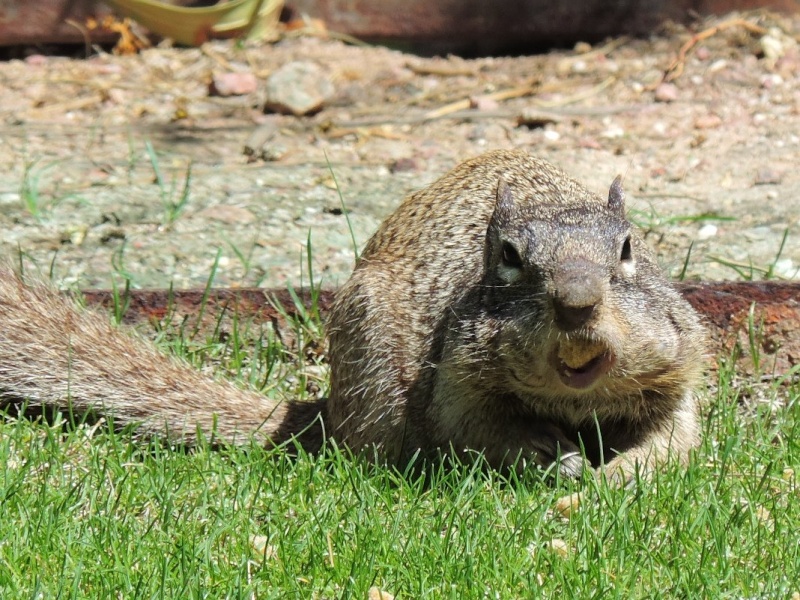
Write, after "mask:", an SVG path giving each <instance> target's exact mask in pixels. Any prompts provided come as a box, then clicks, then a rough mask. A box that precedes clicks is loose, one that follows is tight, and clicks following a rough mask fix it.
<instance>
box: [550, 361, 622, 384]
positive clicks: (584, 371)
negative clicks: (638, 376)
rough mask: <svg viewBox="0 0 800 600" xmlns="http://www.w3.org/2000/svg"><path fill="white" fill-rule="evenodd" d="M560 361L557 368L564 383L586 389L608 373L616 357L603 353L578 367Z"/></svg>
mask: <svg viewBox="0 0 800 600" xmlns="http://www.w3.org/2000/svg"><path fill="white" fill-rule="evenodd" d="M559 363H560V364H559V365H558V367H557V368H556V370H557V371H558V376H559V377H561V381H562V382H563V383H564V385H566V386H567V387H571V388H576V389H584V388H588V387H589V386H591V385H592V384H593V383H594V382H595V381H597V380H598V379H600V378H601V377H602V376H603V375H605V374H606V373H608V372H609V371H610V370H611V367H612V366H614V359H613V358H612V357H611V356H609V355H608V354H601V355H600V356H596V357H594V358H593V359H592V360H590V361H589V362H587V363H586V364H584V365H581V366H580V367H577V368H574V367H570V366H567V364H566V363H565V362H563V361H559Z"/></svg>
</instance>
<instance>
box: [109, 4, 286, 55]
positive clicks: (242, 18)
mask: <svg viewBox="0 0 800 600" xmlns="http://www.w3.org/2000/svg"><path fill="white" fill-rule="evenodd" d="M107 3H108V4H110V5H111V6H113V7H114V8H116V9H117V10H118V11H119V12H120V13H122V14H123V15H125V16H126V17H130V18H131V19H133V20H135V21H136V22H137V23H139V24H140V25H143V26H144V27H147V29H149V30H150V31H152V32H153V33H157V34H158V35H160V36H163V37H168V38H172V39H173V40H175V41H176V42H177V43H179V44H183V45H185V46H199V45H200V44H202V43H203V42H205V41H207V40H210V39H214V38H233V37H241V38H245V39H249V40H269V39H275V38H276V37H277V25H278V19H279V17H280V14H281V9H282V8H283V0H227V1H223V2H220V3H219V4H215V5H214V6H207V7H185V6H173V5H171V4H165V3H164V2H159V1H158V0H107Z"/></svg>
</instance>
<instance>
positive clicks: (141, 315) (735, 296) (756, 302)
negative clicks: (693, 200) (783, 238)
mask: <svg viewBox="0 0 800 600" xmlns="http://www.w3.org/2000/svg"><path fill="white" fill-rule="evenodd" d="M677 287H678V289H679V290H680V291H681V293H682V294H683V295H684V297H685V298H686V299H687V300H688V301H689V303H690V304H691V305H692V306H694V308H695V309H696V310H697V311H698V312H699V313H700V314H701V315H702V317H703V319H704V321H705V323H706V324H707V326H708V329H709V333H710V338H711V340H712V342H713V347H712V351H713V353H714V354H715V355H716V356H717V358H724V359H729V358H730V357H731V356H736V359H737V365H736V366H737V369H739V370H741V371H742V372H745V373H752V372H754V371H755V370H760V371H763V370H764V368H766V369H768V370H769V371H770V372H771V373H772V374H782V373H786V372H788V371H789V370H790V369H791V368H792V367H794V366H795V365H797V364H798V363H800V283H779V282H771V281H765V282H704V283H681V284H677ZM83 296H84V298H85V299H86V302H87V303H88V304H90V305H95V306H100V307H103V308H104V309H106V310H109V311H111V310H114V309H115V307H119V306H123V307H124V308H125V312H124V316H123V319H122V320H123V322H125V323H128V324H131V325H137V324H138V325H141V324H143V323H146V324H150V325H151V326H153V325H158V326H161V325H162V324H163V323H164V321H165V320H172V321H173V322H175V320H176V319H177V320H178V321H179V322H184V323H185V322H187V320H188V322H190V323H191V326H192V327H194V328H196V329H197V330H205V329H206V328H209V327H213V328H216V329H219V328H220V326H221V325H220V324H221V323H223V320H224V317H226V316H227V317H232V316H234V315H235V316H236V318H237V319H238V320H239V321H241V320H254V321H260V322H266V323H271V324H272V325H273V326H274V327H275V328H277V329H278V330H280V329H281V328H282V327H284V328H285V319H286V317H290V318H293V317H297V316H299V315H301V313H302V312H303V311H309V310H318V311H319V315H320V317H321V318H323V319H324V317H325V315H326V314H327V312H328V311H329V310H330V307H331V306H332V304H333V300H334V296H335V291H333V290H322V291H317V293H316V295H315V296H314V297H315V298H316V300H315V301H312V293H311V291H310V290H307V289H302V290H298V291H297V292H296V295H295V296H294V297H293V296H292V294H290V293H289V292H288V291H287V290H284V289H261V288H240V289H233V288H225V289H222V288H217V289H210V290H204V289H189V290H154V289H151V290H130V291H128V292H124V293H122V294H120V293H119V292H116V293H115V292H112V291H110V290H86V291H84V292H83ZM295 298H297V299H298V300H299V303H300V306H298V305H297V303H296V301H295ZM222 327H223V328H224V327H225V325H224V324H223V325H222ZM753 352H756V353H758V356H757V357H756V356H753V355H752V354H753Z"/></svg>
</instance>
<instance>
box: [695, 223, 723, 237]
mask: <svg viewBox="0 0 800 600" xmlns="http://www.w3.org/2000/svg"><path fill="white" fill-rule="evenodd" d="M717 231H718V229H717V226H716V225H714V224H713V223H706V224H705V225H703V226H702V227H701V228H700V230H699V231H698V232H697V239H698V240H707V239H710V238H712V237H714V236H715V235H717Z"/></svg>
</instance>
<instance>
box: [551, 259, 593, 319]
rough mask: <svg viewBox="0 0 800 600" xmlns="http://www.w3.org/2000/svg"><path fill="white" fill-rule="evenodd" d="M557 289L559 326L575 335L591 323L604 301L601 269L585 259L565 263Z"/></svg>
mask: <svg viewBox="0 0 800 600" xmlns="http://www.w3.org/2000/svg"><path fill="white" fill-rule="evenodd" d="M553 287H554V289H553V296H552V298H553V312H554V313H555V322H556V325H557V326H558V327H559V328H560V329H562V330H563V331H573V330H575V329H578V328H580V327H583V326H584V325H586V323H588V322H589V320H590V319H591V318H592V317H593V316H594V314H595V310H596V309H597V307H598V305H599V304H600V302H601V300H602V296H603V276H602V271H601V268H600V266H599V265H597V264H595V263H594V262H592V261H589V260H587V259H585V258H573V259H571V260H565V261H563V263H562V264H561V265H560V268H559V269H558V270H557V271H556V273H555V276H554V277H553Z"/></svg>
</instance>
